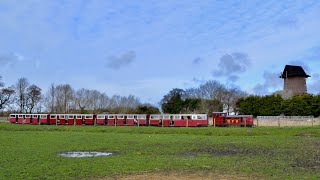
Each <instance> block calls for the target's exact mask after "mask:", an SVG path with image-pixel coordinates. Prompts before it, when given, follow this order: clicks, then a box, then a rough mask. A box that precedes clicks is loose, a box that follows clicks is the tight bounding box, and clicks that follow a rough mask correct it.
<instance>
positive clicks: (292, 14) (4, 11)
mask: <svg viewBox="0 0 320 180" xmlns="http://www.w3.org/2000/svg"><path fill="white" fill-rule="evenodd" d="M319 30H320V1H318V0H317V1H311V0H310V1H285V0H282V1H278V0H274V1H273V0H269V1H251V0H250V1H244V0H241V1H218V0H216V1H205V0H201V1H195V0H192V1H189V0H184V1H173V0H163V1H152V0H148V1H143V0H139V1H132V0H128V1H125V0H123V1H119V0H115V1H109V0H97V1H94V0H92V1H90V0H82V1H81V0H70V1H68V0H52V1H50V0H45V1H39V0H25V1H19V0H1V1H0V63H1V66H0V75H1V76H2V77H3V81H4V82H5V84H6V85H7V86H9V85H12V84H14V83H15V82H16V81H17V79H18V78H20V77H26V78H28V79H29V81H30V82H31V83H35V84H36V85H38V86H40V87H41V88H42V89H43V90H44V91H45V90H46V89H47V88H48V87H49V85H50V84H51V83H55V84H62V83H69V84H71V85H72V86H73V87H74V88H75V89H79V88H82V87H83V88H88V89H97V90H99V91H101V92H105V93H106V94H107V95H109V96H112V95H114V94H119V95H129V94H133V95H135V96H138V97H140V99H141V100H142V101H143V102H150V103H154V104H155V103H157V102H159V101H160V100H161V98H162V97H163V96H164V95H165V94H166V93H168V92H169V91H170V90H171V89H172V88H183V89H185V88H190V87H196V86H198V85H199V84H201V83H203V82H205V81H207V80H218V81H220V82H221V83H223V84H226V85H227V86H228V87H240V88H241V89H242V90H244V91H247V92H248V93H252V94H268V93H270V92H273V91H275V90H278V89H282V81H281V79H279V78H278V76H279V75H280V73H281V71H282V70H283V68H284V66H285V65H286V64H294V65H302V66H304V67H305V70H306V71H307V73H308V74H310V75H311V76H312V77H311V78H309V79H308V81H307V84H308V88H309V92H311V93H319V91H320V75H319V73H320V35H319Z"/></svg>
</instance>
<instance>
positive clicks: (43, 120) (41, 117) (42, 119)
mask: <svg viewBox="0 0 320 180" xmlns="http://www.w3.org/2000/svg"><path fill="white" fill-rule="evenodd" d="M38 117H39V122H40V124H49V121H50V119H49V115H48V114H39V115H38Z"/></svg>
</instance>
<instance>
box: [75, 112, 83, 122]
mask: <svg viewBox="0 0 320 180" xmlns="http://www.w3.org/2000/svg"><path fill="white" fill-rule="evenodd" d="M75 119H76V125H82V124H83V116H82V115H81V114H77V115H75Z"/></svg>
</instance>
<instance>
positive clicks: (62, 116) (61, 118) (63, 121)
mask: <svg viewBox="0 0 320 180" xmlns="http://www.w3.org/2000/svg"><path fill="white" fill-rule="evenodd" d="M58 124H59V125H66V124H67V121H66V115H65V114H59V115H58Z"/></svg>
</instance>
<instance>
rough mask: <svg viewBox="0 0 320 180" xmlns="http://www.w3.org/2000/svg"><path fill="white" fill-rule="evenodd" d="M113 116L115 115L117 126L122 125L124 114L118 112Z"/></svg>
mask: <svg viewBox="0 0 320 180" xmlns="http://www.w3.org/2000/svg"><path fill="white" fill-rule="evenodd" d="M115 117H116V123H117V126H124V124H125V116H124V115H123V114H118V115H116V116H115Z"/></svg>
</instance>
